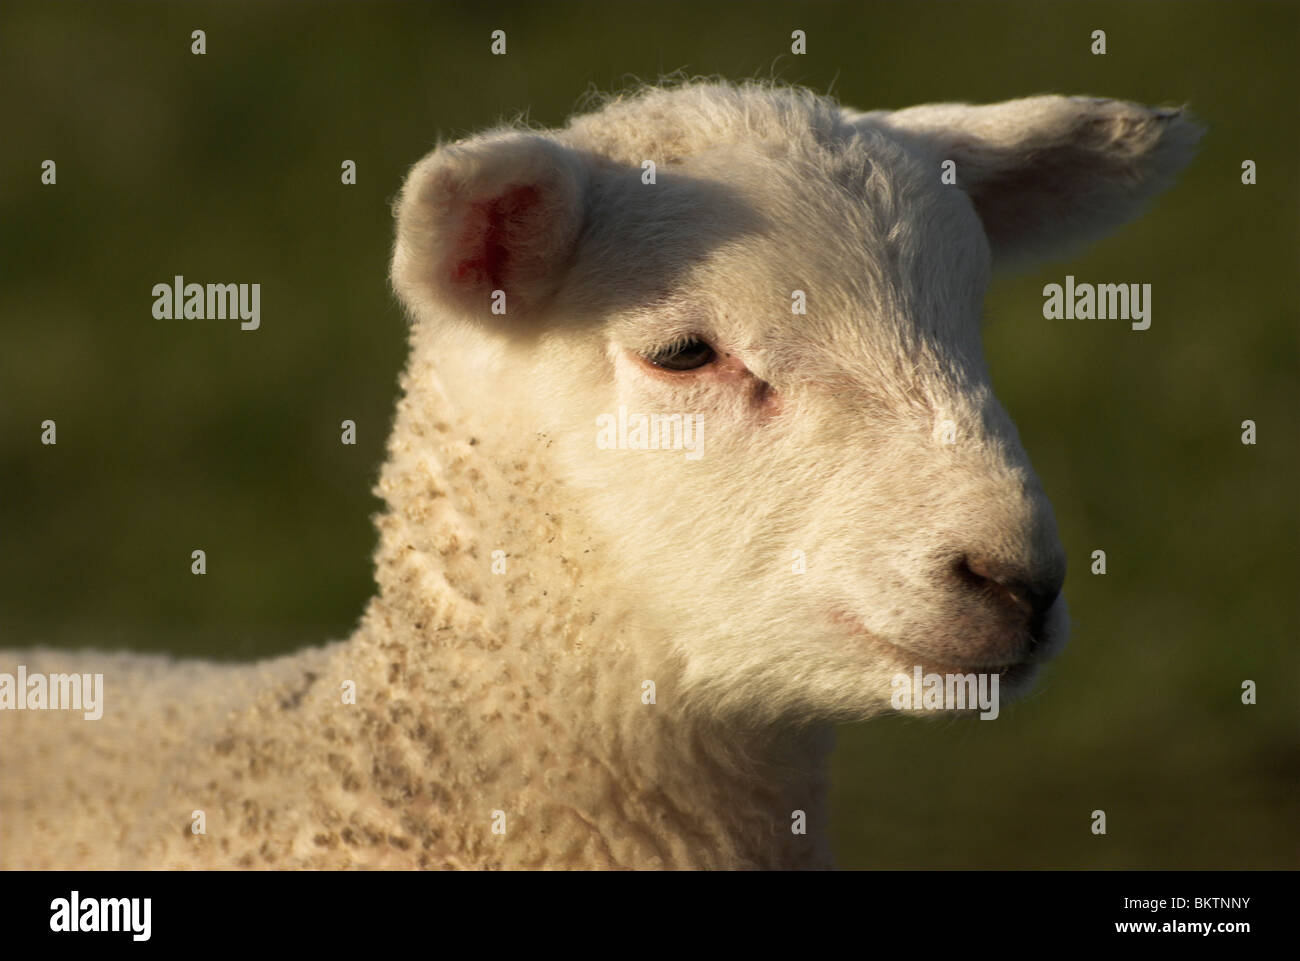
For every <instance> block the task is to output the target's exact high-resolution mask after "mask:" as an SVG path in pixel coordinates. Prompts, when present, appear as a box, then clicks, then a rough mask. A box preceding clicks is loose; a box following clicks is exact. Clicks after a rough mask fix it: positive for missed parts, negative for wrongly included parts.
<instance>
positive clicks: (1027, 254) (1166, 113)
mask: <svg viewBox="0 0 1300 961" xmlns="http://www.w3.org/2000/svg"><path fill="white" fill-rule="evenodd" d="M849 119H850V120H851V121H852V122H854V123H857V124H861V125H865V124H872V125H875V126H876V127H878V128H881V129H883V130H885V131H887V132H889V133H893V134H894V135H895V136H897V137H898V138H899V139H901V140H903V141H904V142H905V143H908V144H911V145H912V146H913V147H916V148H920V149H922V150H924V151H926V152H927V153H928V154H929V155H930V156H931V157H933V158H934V159H936V160H938V161H943V160H953V161H955V163H956V177H957V183H958V185H959V186H961V187H963V188H964V189H965V190H966V192H967V193H968V194H969V195H970V197H971V200H972V201H973V202H974V204H975V208H976V210H977V211H978V212H979V215H980V219H981V220H982V221H983V222H984V229H985V232H986V233H987V234H988V238H989V243H990V245H991V246H992V248H993V255H994V258H995V260H997V261H998V262H999V263H1002V262H1006V261H1013V260H1025V259H1029V258H1033V259H1037V258H1039V257H1048V256H1055V255H1059V254H1061V253H1063V252H1065V251H1067V250H1068V249H1069V248H1071V247H1075V246H1077V245H1080V244H1083V243H1086V242H1088V241H1091V240H1095V239H1097V238H1098V237H1100V236H1102V235H1103V234H1106V233H1109V232H1110V231H1112V230H1114V229H1116V228H1117V227H1119V226H1121V225H1122V224H1124V223H1127V222H1128V221H1130V220H1132V219H1133V218H1134V217H1136V216H1137V215H1138V213H1139V212H1141V210H1142V207H1143V206H1144V205H1145V204H1146V202H1147V201H1148V200H1150V199H1151V198H1152V197H1154V196H1155V195H1156V194H1158V193H1159V192H1160V191H1162V190H1164V189H1165V188H1166V187H1168V186H1169V185H1170V184H1172V183H1173V180H1174V178H1175V176H1176V175H1177V174H1178V172H1179V171H1181V170H1182V169H1183V167H1185V166H1186V165H1187V163H1188V162H1189V161H1190V160H1191V158H1192V156H1193V153H1194V152H1195V147H1196V143H1197V141H1198V140H1199V139H1200V137H1201V133H1202V128H1201V127H1200V126H1199V125H1198V124H1196V123H1195V122H1193V121H1192V120H1191V118H1190V117H1188V116H1187V115H1186V114H1185V113H1184V112H1183V111H1182V110H1177V109H1161V108H1151V107H1144V106H1142V105H1141V104H1136V103H1127V102H1125V101H1122V100H1097V99H1093V98H1088V97H1057V96H1046V97H1029V98H1027V99H1024V100H1009V101H1007V102H1005V103H997V104H990V105H988V106H970V105H967V104H932V105H928V106H922V107H912V108H909V109H906V110H898V111H894V112H892V113H888V112H877V113H872V114H857V115H856V116H850V118H849ZM935 176H936V178H937V177H938V176H939V170H938V168H937V167H936V171H935Z"/></svg>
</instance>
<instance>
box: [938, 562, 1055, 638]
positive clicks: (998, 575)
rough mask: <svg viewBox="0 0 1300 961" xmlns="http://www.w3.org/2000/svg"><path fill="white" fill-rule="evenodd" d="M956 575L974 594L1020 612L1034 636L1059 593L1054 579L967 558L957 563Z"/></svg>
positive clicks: (1005, 565) (1008, 566)
mask: <svg viewBox="0 0 1300 961" xmlns="http://www.w3.org/2000/svg"><path fill="white" fill-rule="evenodd" d="M955 572H956V574H957V577H958V579H959V580H961V581H963V582H964V583H966V584H967V585H968V586H969V587H971V588H972V589H973V590H976V591H981V592H984V593H988V594H990V595H992V596H994V597H995V598H997V599H998V600H999V601H1000V602H1001V603H1003V604H1009V605H1012V606H1014V607H1015V608H1016V609H1018V610H1019V611H1021V612H1022V613H1023V615H1024V616H1025V617H1026V618H1027V619H1028V620H1029V626H1030V631H1031V632H1032V633H1033V634H1035V635H1036V634H1038V633H1039V632H1040V630H1041V628H1042V623H1043V619H1044V618H1045V617H1046V615H1047V612H1048V610H1049V609H1051V606H1052V604H1054V603H1055V602H1056V598H1057V597H1058V596H1059V595H1060V593H1061V582H1060V579H1059V578H1057V577H1054V576H1051V577H1047V578H1042V577H1040V578H1035V577H1034V576H1033V575H1032V574H1031V573H1030V572H1029V571H1028V570H1025V569H1024V568H1021V567H1017V566H1015V565H1012V564H1005V563H1002V562H1000V561H994V560H990V559H989V558H986V557H979V556H972V555H966V556H965V557H962V558H960V559H959V560H958V561H957V563H956V565H955Z"/></svg>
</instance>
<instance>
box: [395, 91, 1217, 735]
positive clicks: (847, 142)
mask: <svg viewBox="0 0 1300 961" xmlns="http://www.w3.org/2000/svg"><path fill="white" fill-rule="evenodd" d="M1196 135H1197V131H1196V128H1195V127H1194V126H1192V125H1191V124H1190V122H1189V121H1187V120H1186V119H1184V118H1183V117H1182V116H1181V115H1180V114H1179V113H1177V112H1175V111H1152V110H1148V109H1146V108H1143V107H1139V106H1136V105H1132V104H1126V103H1120V102H1116V101H1099V100H1091V99H1071V98H1063V97H1039V98H1033V99H1030V100H1022V101H1015V102H1012V103H1007V104H1000V105H995V106H989V107H970V106H964V105H942V106H935V107H923V108H915V109H912V110H905V111H899V112H894V113H874V114H860V113H853V112H850V111H845V110H842V109H841V108H839V107H838V106H837V105H835V104H834V103H833V102H831V101H828V100H825V99H822V98H818V97H815V96H813V95H811V94H808V93H806V92H802V91H795V90H784V89H772V88H769V87H758V86H754V87H739V88H737V87H732V86H728V85H717V84H709V85H688V86H685V87H680V88H675V89H671V90H664V89H651V90H649V91H645V92H643V93H641V94H638V95H637V96H634V97H629V98H623V99H619V100H615V101H613V102H611V103H609V104H607V105H605V106H604V107H603V109H601V110H599V111H597V112H595V113H592V114H588V115H585V116H582V117H579V118H577V119H575V120H574V121H573V122H571V123H570V125H569V126H568V127H567V128H566V129H564V130H561V131H556V132H533V131H526V130H518V129H511V130H503V131H497V132H493V133H490V134H486V135H483V136H480V137H477V138H474V139H472V140H469V141H465V142H462V143H460V144H456V145H452V146H449V147H444V148H440V149H438V150H436V151H434V152H433V153H432V154H430V155H429V156H428V157H427V158H425V160H423V161H422V162H421V163H420V164H419V165H417V166H416V167H415V169H414V170H413V171H412V174H411V176H410V177H409V178H408V181H407V184H406V187H405V189H404V192H403V195H402V199H401V201H400V203H399V205H398V208H397V212H398V218H399V226H398V240H397V246H396V250H395V255H394V262H393V279H394V283H395V286H396V288H397V290H398V292H399V293H400V295H401V296H402V298H403V300H404V301H405V302H406V304H407V305H408V307H409V308H410V310H411V312H412V315H413V318H414V320H415V322H416V323H417V325H418V326H419V327H423V328H427V329H429V330H431V331H434V333H433V334H431V335H430V337H431V339H430V343H431V344H434V345H436V346H435V347H433V348H431V350H432V351H433V353H434V354H436V355H437V356H435V357H434V358H433V363H434V365H435V366H436V367H437V369H438V373H439V376H440V378H442V380H443V381H444V383H445V389H446V391H447V393H448V394H449V395H450V396H452V397H455V398H458V399H459V402H460V403H461V405H462V406H463V408H464V409H466V410H469V411H471V412H472V416H473V417H474V418H475V425H476V432H477V433H478V434H480V436H481V437H483V438H485V439H484V440H483V441H482V442H483V443H485V444H486V445H487V446H486V447H485V448H484V449H485V450H486V451H487V452H488V453H489V454H492V452H494V451H495V452H496V454H495V456H498V457H505V456H508V452H509V451H510V450H512V449H513V450H517V449H519V448H520V447H523V446H527V445H536V444H539V443H540V444H545V445H549V450H548V463H549V464H550V465H551V469H552V471H553V473H554V476H555V477H556V478H558V482H559V485H560V486H562V487H563V488H564V491H565V492H566V497H569V498H570V499H569V500H566V503H570V504H573V505H576V506H574V507H572V508H571V510H572V512H573V513H574V514H575V515H576V516H575V517H574V522H575V523H577V524H578V525H580V526H582V527H583V528H584V529H587V530H589V531H590V532H591V535H592V537H593V543H595V544H599V545H601V546H600V548H599V556H600V560H599V567H598V569H596V570H592V571H590V572H589V578H588V583H589V584H593V585H599V586H598V588H597V589H599V590H600V591H603V592H605V594H606V595H607V597H608V603H610V604H622V605H624V606H626V607H627V608H628V610H629V611H631V612H632V613H633V614H634V615H635V617H636V618H637V621H638V623H639V624H640V625H641V626H643V627H644V628H645V635H646V636H656V637H661V638H663V639H664V648H663V651H662V652H661V653H662V655H663V656H664V657H665V658H671V659H672V660H673V662H674V663H675V664H676V665H677V667H678V668H679V675H678V676H680V677H681V678H682V681H683V685H684V690H683V691H681V692H680V693H682V694H683V695H684V696H687V697H693V698H697V699H699V700H700V701H701V702H706V703H708V704H710V705H712V706H714V707H715V708H717V709H720V710H737V709H743V710H745V711H747V712H749V713H750V714H755V713H761V714H766V715H770V716H784V717H790V716H795V717H803V718H846V717H861V716H865V715H868V714H871V713H873V712H877V711H880V710H883V709H887V708H888V706H889V701H890V692H891V684H890V681H891V678H892V677H894V676H895V675H896V674H897V673H899V672H905V673H908V674H910V673H911V672H912V670H913V668H914V667H915V666H917V665H919V666H921V667H922V668H923V669H924V671H925V672H927V673H929V672H940V673H951V672H980V671H984V672H1000V673H1001V676H1002V688H1001V690H1002V693H1003V695H1005V694H1006V693H1007V692H1008V690H1009V689H1015V688H1016V687H1017V686H1019V687H1023V686H1024V685H1025V684H1027V683H1028V680H1029V678H1030V676H1031V675H1032V673H1033V672H1034V669H1035V666H1036V665H1037V664H1038V663H1040V662H1041V661H1042V660H1043V659H1044V658H1045V657H1047V656H1048V655H1049V654H1050V653H1051V652H1053V651H1054V650H1056V649H1057V648H1058V646H1059V645H1060V644H1061V643H1062V642H1063V640H1064V638H1065V635H1066V630H1067V624H1066V614H1065V602H1064V599H1063V598H1062V596H1061V593H1060V592H1061V586H1062V581H1063V578H1064V575H1065V558H1064V555H1063V552H1062V548H1061V545H1060V543H1059V541H1058V537H1057V533H1056V529H1055V521H1054V519H1053V516H1052V510H1051V507H1050V504H1049V503H1048V500H1047V498H1046V496H1045V495H1044V493H1043V490H1042V489H1041V487H1040V485H1039V482H1038V480H1037V478H1036V477H1035V475H1034V473H1033V470H1032V468H1031V467H1030V464H1029V461H1028V458H1027V457H1026V455H1025V452H1024V450H1023V449H1022V447H1021V445H1020V441H1019V439H1018V437H1017V434H1016V430H1015V428H1014V426H1013V425H1012V422H1011V420H1010V418H1009V417H1008V416H1007V413H1006V411H1005V410H1003V408H1002V407H1001V406H1000V405H999V404H998V402H997V400H996V399H995V397H994V396H993V392H992V389H991V387H990V385H989V378H988V373H987V371H986V368H985V364H984V361H983V359H982V355H981V346H980V313H981V299H982V296H983V292H984V288H985V285H986V282H987V278H988V273H989V269H990V265H991V264H994V263H998V262H1001V261H1002V260H1003V259H1005V258H1009V257H1013V256H1018V255H1023V254H1033V255H1037V254H1051V253H1055V252H1058V251H1059V250H1060V249H1061V248H1062V247H1065V246H1068V245H1071V244H1074V243H1077V242H1079V241H1081V240H1085V239H1090V238H1091V237H1093V236H1095V235H1097V234H1098V233H1101V232H1104V231H1106V230H1108V229H1110V228H1113V227H1115V226H1117V225H1118V224H1120V223H1122V222H1123V221H1125V220H1127V219H1130V218H1131V217H1132V216H1134V215H1136V213H1137V212H1138V210H1139V209H1140V208H1141V206H1142V204H1143V203H1144V202H1145V201H1146V200H1147V199H1149V198H1150V197H1151V196H1152V195H1154V194H1155V193H1156V192H1157V191H1158V190H1160V189H1161V188H1163V187H1164V186H1165V185H1167V184H1168V183H1169V182H1170V180H1171V178H1172V177H1173V175H1174V174H1175V173H1176V172H1177V170H1178V169H1179V168H1180V167H1181V166H1182V165H1183V163H1184V162H1185V161H1186V160H1187V158H1188V156H1189V155H1190V152H1191V149H1192V147H1193V144H1194V142H1195V140H1196ZM947 160H951V161H953V162H954V163H955V175H956V183H955V184H952V183H948V182H945V180H946V179H948V180H950V179H951V178H945V177H944V176H943V174H944V172H945V165H944V161H947ZM647 162H652V164H653V167H652V165H651V163H647ZM947 169H949V170H951V169H952V168H951V167H949V168H947ZM494 307H495V310H494ZM502 308H504V313H502V312H501V311H502ZM1047 388H1048V385H1047V384H1046V383H1045V384H1044V389H1047ZM650 415H655V416H654V417H653V418H651V416H650ZM647 421H648V422H647ZM646 447H660V448H662V447H667V448H669V449H644V448H646ZM556 496H557V497H559V496H560V495H559V493H558V488H557V495H556ZM487 509H489V510H490V505H489V506H488V508H487ZM706 694H707V697H702V695H706Z"/></svg>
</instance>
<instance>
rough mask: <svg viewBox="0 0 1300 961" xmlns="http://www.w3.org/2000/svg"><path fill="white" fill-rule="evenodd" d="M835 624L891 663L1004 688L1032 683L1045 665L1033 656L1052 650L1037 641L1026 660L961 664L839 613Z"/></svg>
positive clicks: (1039, 639)
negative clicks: (991, 680)
mask: <svg viewBox="0 0 1300 961" xmlns="http://www.w3.org/2000/svg"><path fill="white" fill-rule="evenodd" d="M831 620H833V621H834V622H835V623H836V624H837V625H838V626H840V627H842V628H848V630H849V632H850V633H851V634H852V635H853V636H854V637H855V638H858V639H859V640H860V641H862V642H864V643H865V644H866V645H867V646H868V647H870V648H872V649H874V650H875V651H878V652H879V653H880V654H881V655H883V656H885V657H887V658H888V659H889V660H892V661H895V662H897V663H899V664H904V665H909V666H910V667H920V668H921V672H922V673H923V674H996V675H998V682H999V684H1003V685H1020V684H1021V683H1023V682H1025V681H1027V680H1029V679H1031V678H1032V677H1033V675H1034V674H1035V673H1036V672H1037V670H1038V668H1039V667H1040V666H1041V664H1042V659H1040V658H1036V657H1034V656H1033V652H1035V651H1038V650H1042V649H1050V648H1051V646H1052V645H1051V644H1050V643H1046V642H1047V641H1048V639H1047V638H1037V637H1036V638H1034V640H1033V642H1032V643H1030V644H1028V645H1027V648H1028V656H1026V657H1024V658H1018V659H1015V660H1010V661H999V662H996V663H988V662H985V663H960V662H957V661H949V660H939V659H938V658H936V657H935V656H934V655H932V654H923V653H921V652H920V651H914V650H912V649H911V648H908V647H904V646H903V645H901V644H897V643H895V642H893V641H887V640H885V638H883V637H881V636H880V635H879V634H876V633H875V632H874V631H871V630H869V629H868V628H867V627H866V626H865V625H863V624H862V622H861V621H859V620H858V619H857V618H855V617H853V616H851V615H849V614H845V613H843V612H836V613H835V614H833V615H832V616H831Z"/></svg>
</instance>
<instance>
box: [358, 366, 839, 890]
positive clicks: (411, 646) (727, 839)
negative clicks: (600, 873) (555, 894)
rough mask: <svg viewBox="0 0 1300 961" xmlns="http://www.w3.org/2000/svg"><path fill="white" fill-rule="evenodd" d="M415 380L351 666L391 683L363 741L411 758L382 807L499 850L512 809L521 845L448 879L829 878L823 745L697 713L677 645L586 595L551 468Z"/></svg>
mask: <svg viewBox="0 0 1300 961" xmlns="http://www.w3.org/2000/svg"><path fill="white" fill-rule="evenodd" d="M412 380H413V381H414V382H415V383H418V384H421V385H424V386H422V387H421V389H420V392H419V394H414V393H412V394H408V397H407V398H405V399H404V400H403V401H402V402H401V403H400V404H399V413H398V422H397V425H396V427H395V430H394V434H393V439H392V441H391V442H390V444H389V459H388V461H387V463H386V464H385V466H384V469H383V473H382V475H381V479H380V484H379V489H380V492H381V493H382V494H383V495H384V496H385V498H386V499H387V500H388V503H389V510H388V511H387V513H386V514H384V515H383V516H382V518H381V519H380V522H379V527H380V534H381V540H380V547H379V550H378V552H377V556H376V563H377V580H378V582H379V585H380V594H379V595H378V596H377V597H376V598H375V599H374V601H373V602H372V603H371V605H370V608H369V609H368V611H367V615H366V618H365V620H364V622H363V625H362V627H361V629H360V630H359V631H358V634H357V637H356V638H355V639H354V646H355V648H356V650H354V651H353V652H352V655H351V656H352V657H353V658H355V659H357V660H358V661H363V662H365V663H368V664H370V665H372V666H371V667H370V669H369V670H368V672H367V673H369V674H370V675H371V676H373V675H374V673H375V672H377V671H382V676H383V677H384V678H385V681H386V683H385V685H384V686H383V687H382V688H380V689H379V690H377V691H376V693H375V695H374V699H373V700H372V701H371V704H370V710H369V711H365V712H363V713H365V715H366V716H365V721H364V723H363V725H362V728H363V730H364V731H365V732H368V733H366V735H365V736H367V737H370V738H372V739H373V740H374V741H375V742H376V743H375V745H374V748H375V750H376V752H378V753H379V754H380V755H382V756H387V757H392V756H393V751H394V743H403V742H405V743H409V744H410V748H409V751H407V752H404V753H406V758H405V759H403V760H402V761H401V763H399V764H396V765H395V768H396V769H398V770H400V771H403V772H404V773H403V774H402V776H399V777H396V778H395V779H394V780H393V781H392V783H391V784H381V785H380V788H381V792H382V791H388V792H389V793H390V794H391V795H392V797H391V798H390V797H387V796H386V797H384V798H383V800H384V801H385V802H388V803H391V804H393V805H398V804H402V803H408V804H409V801H407V800H404V799H409V798H410V797H411V796H412V794H413V793H414V794H416V795H418V794H420V793H421V792H424V793H428V792H429V791H430V790H432V791H433V792H434V793H435V794H436V795H438V797H439V798H440V800H441V803H440V805H439V806H440V808H441V811H440V812H438V814H437V816H442V817H451V818H469V819H479V820H482V825H481V827H482V828H483V829H484V831H486V828H487V821H486V818H487V812H490V811H493V810H499V811H502V812H505V814H506V818H507V824H508V825H509V826H508V828H507V831H508V836H511V837H513V838H514V839H517V840H519V841H520V843H518V844H517V845H503V846H502V845H498V847H497V848H496V849H490V848H485V849H484V850H483V851H479V852H477V853H474V852H471V853H469V854H463V853H462V854H461V855H454V856H453V855H448V857H447V863H459V862H458V858H461V857H464V858H467V859H468V860H467V862H466V863H483V862H484V861H485V859H486V863H497V862H493V861H492V860H491V858H492V857H493V856H494V855H492V853H491V852H492V850H496V851H497V854H496V855H495V856H497V857H499V858H500V859H501V860H500V862H499V863H502V864H519V865H530V864H532V865H539V866H540V865H563V864H570V865H572V866H595V865H611V866H626V867H635V866H642V865H653V864H660V865H663V866H668V867H686V866H717V867H723V866H787V865H788V866H808V865H816V864H821V863H824V861H825V846H824V843H823V840H822V839H823V836H824V830H825V826H826V820H827V811H826V801H825V790H824V772H825V762H826V754H827V752H828V748H829V737H828V735H827V732H824V731H813V732H803V733H797V732H796V731H795V730H794V729H785V728H774V727H770V726H769V727H765V728H755V727H751V726H747V725H746V724H745V723H743V721H742V720H740V719H735V720H726V719H722V718H718V717H716V716H714V715H713V714H711V713H710V712H709V711H708V710H707V709H705V708H704V707H702V706H699V705H696V706H694V707H691V706H689V705H688V704H687V703H686V702H687V700H688V699H687V698H686V697H685V694H684V688H683V686H682V685H681V683H680V673H679V670H678V668H677V666H676V664H675V662H674V661H673V659H672V658H671V656H670V655H669V654H668V652H669V651H670V650H671V645H670V643H669V641H670V639H669V638H666V637H656V636H653V635H652V634H650V633H649V632H647V631H646V630H645V629H643V628H637V627H636V626H635V618H634V617H633V616H632V612H631V611H627V610H622V609H620V608H619V607H618V606H617V604H618V599H617V598H616V597H612V596H610V593H611V592H602V593H600V594H596V593H594V589H589V587H588V585H589V584H590V583H591V582H593V580H594V578H593V577H592V576H591V575H592V574H593V565H597V564H599V560H598V558H599V557H600V556H601V547H600V545H599V544H597V543H595V541H594V540H592V539H591V538H589V537H588V536H587V534H586V532H584V531H582V530H581V529H579V528H578V525H576V524H575V523H573V521H572V518H573V517H574V516H575V515H574V513H573V512H572V511H569V510H566V509H565V505H564V497H563V494H562V493H561V492H560V491H559V490H558V489H557V488H556V487H555V486H553V485H550V484H547V483H546V482H545V477H546V465H545V464H544V463H541V462H539V461H538V459H537V456H536V455H535V454H530V452H528V451H523V450H520V451H516V452H512V453H510V454H508V455H507V454H506V453H505V452H503V451H502V450H500V449H499V448H497V449H493V448H494V445H493V440H492V438H491V437H490V436H485V437H479V436H478V435H479V434H480V433H482V434H485V435H486V433H487V432H485V431H475V430H473V429H472V428H470V427H467V426H465V425H463V424H460V423H458V421H457V419H456V418H455V417H454V416H452V415H450V414H448V413H447V412H446V408H445V407H440V402H441V401H443V400H445V398H439V397H436V396H432V391H433V388H432V387H431V386H429V385H434V384H436V378H434V377H432V376H431V375H430V373H428V372H427V371H426V372H425V373H422V374H420V375H419V376H418V377H414V378H412ZM409 386H410V385H409V384H408V389H409ZM499 465H508V466H507V467H500V466H499ZM497 552H499V553H497ZM614 593H616V592H614ZM646 682H653V689H652V688H651V687H650V686H648V685H647V684H646ZM394 702H400V704H401V705H402V707H401V708H400V709H398V710H394ZM363 707H364V705H363ZM394 727H400V728H401V729H402V730H401V737H399V738H395V737H394V736H393V728H394ZM421 741H424V742H428V743H427V744H423V745H421V744H419V743H418V742H421ZM416 758H418V759H419V760H418V761H417V760H415V759H416ZM429 758H437V759H438V760H437V761H436V763H435V765H434V767H435V768H436V770H426V771H425V772H424V776H423V778H422V777H421V772H420V771H419V770H418V768H419V767H420V766H425V767H426V768H427V767H428V764H429V762H428V759H429ZM431 784H432V787H431ZM797 812H802V813H797ZM429 816H430V817H433V816H435V815H434V812H430V815H429ZM805 824H806V833H801V832H802V831H803V829H804V826H805ZM469 833H470V834H471V835H472V834H473V832H472V831H471V832H469ZM485 836H486V835H485Z"/></svg>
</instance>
